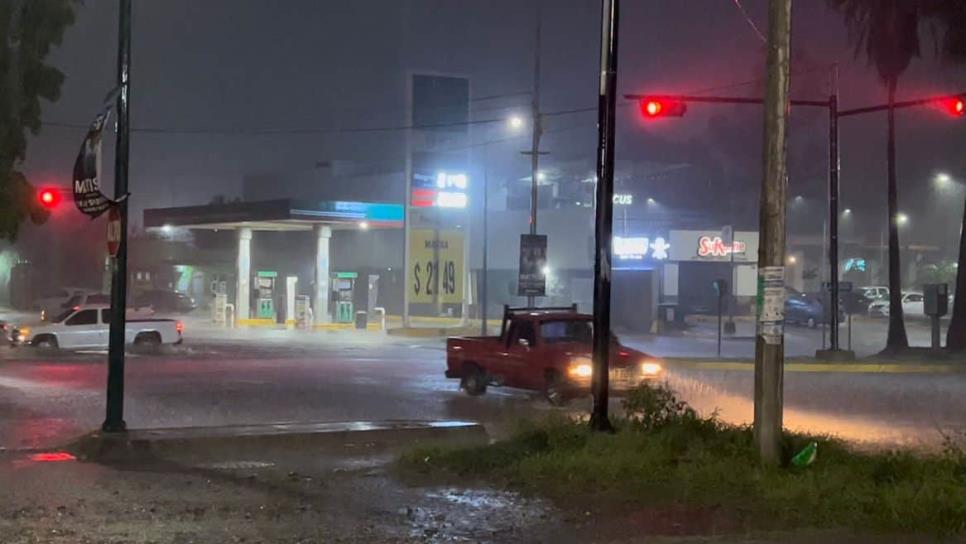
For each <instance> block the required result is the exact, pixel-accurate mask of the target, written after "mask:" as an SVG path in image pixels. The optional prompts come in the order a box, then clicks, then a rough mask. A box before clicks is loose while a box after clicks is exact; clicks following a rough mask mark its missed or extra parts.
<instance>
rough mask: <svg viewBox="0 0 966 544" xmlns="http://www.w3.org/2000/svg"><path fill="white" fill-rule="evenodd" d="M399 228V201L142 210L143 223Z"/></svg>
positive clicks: (283, 201)
mask: <svg viewBox="0 0 966 544" xmlns="http://www.w3.org/2000/svg"><path fill="white" fill-rule="evenodd" d="M363 223H365V227H366V228H401V227H402V226H403V207H402V204H386V203H377V202H346V201H328V202H313V203H308V202H300V201H295V200H291V199H280V200H263V201H259V202H229V203H224V204H208V205H205V206H183V207H176V208H154V209H147V210H144V227H145V228H160V227H180V228H189V229H209V230H221V229H225V230H232V229H241V228H247V229H251V230H253V231H298V230H312V229H313V228H314V227H315V226H317V225H328V226H330V227H332V228H333V229H350V228H351V229H357V228H359V227H360V225H362V224H363Z"/></svg>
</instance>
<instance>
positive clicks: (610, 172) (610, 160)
mask: <svg viewBox="0 0 966 544" xmlns="http://www.w3.org/2000/svg"><path fill="white" fill-rule="evenodd" d="M601 9H602V11H601V32H600V71H601V73H600V88H599V96H598V98H597V217H596V223H595V229H594V238H595V248H596V251H595V253H594V342H593V344H594V345H593V353H594V368H593V379H592V382H591V388H592V392H593V395H594V408H593V413H591V416H590V427H591V429H593V430H595V431H610V430H612V429H613V427H611V424H610V419H609V418H608V416H607V408H608V406H607V403H608V400H609V399H608V393H609V391H608V389H609V387H610V383H609V382H610V377H609V375H608V371H609V367H610V364H609V362H610V337H611V335H610V278H611V266H610V259H611V255H612V253H611V243H612V235H613V229H614V225H613V221H614V147H615V145H614V143H615V142H614V128H615V127H614V125H615V124H616V115H615V112H616V99H617V29H618V16H619V10H620V0H601Z"/></svg>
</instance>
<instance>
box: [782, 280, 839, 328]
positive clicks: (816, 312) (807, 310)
mask: <svg viewBox="0 0 966 544" xmlns="http://www.w3.org/2000/svg"><path fill="white" fill-rule="evenodd" d="M828 314H829V312H828V311H826V310H825V304H824V303H823V302H822V300H821V299H820V298H819V297H817V296H813V295H809V294H806V293H802V292H800V291H796V290H795V289H792V288H790V287H787V288H785V322H786V323H789V324H795V323H798V324H801V325H805V326H806V327H809V328H812V329H814V328H815V327H817V326H818V325H820V324H824V323H826V322H827V321H828V317H829V316H828ZM844 320H845V311H844V309H843V308H842V306H841V305H840V306H839V322H840V323H841V322H842V321H844Z"/></svg>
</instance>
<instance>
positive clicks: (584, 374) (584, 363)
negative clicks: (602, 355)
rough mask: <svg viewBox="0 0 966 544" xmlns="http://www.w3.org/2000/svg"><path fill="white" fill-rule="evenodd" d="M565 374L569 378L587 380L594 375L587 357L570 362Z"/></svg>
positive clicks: (591, 364) (592, 367)
mask: <svg viewBox="0 0 966 544" xmlns="http://www.w3.org/2000/svg"><path fill="white" fill-rule="evenodd" d="M567 374H569V375H570V377H571V378H589V377H591V376H593V375H594V365H593V363H592V362H591V360H590V359H588V358H587V357H578V358H576V359H573V360H571V361H570V366H569V367H568V368H567Z"/></svg>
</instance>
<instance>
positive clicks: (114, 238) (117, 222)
mask: <svg viewBox="0 0 966 544" xmlns="http://www.w3.org/2000/svg"><path fill="white" fill-rule="evenodd" d="M120 248H121V210H120V209H119V208H118V207H117V206H111V208H110V210H108V212H107V252H108V253H110V254H111V257H117V252H118V250H119V249H120Z"/></svg>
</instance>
